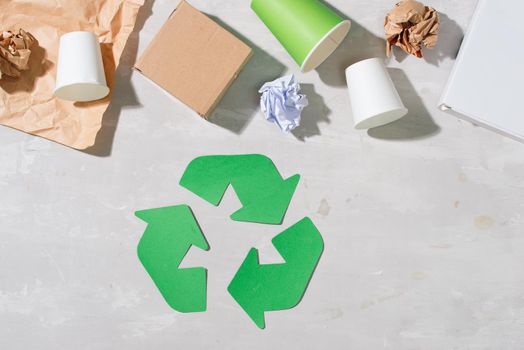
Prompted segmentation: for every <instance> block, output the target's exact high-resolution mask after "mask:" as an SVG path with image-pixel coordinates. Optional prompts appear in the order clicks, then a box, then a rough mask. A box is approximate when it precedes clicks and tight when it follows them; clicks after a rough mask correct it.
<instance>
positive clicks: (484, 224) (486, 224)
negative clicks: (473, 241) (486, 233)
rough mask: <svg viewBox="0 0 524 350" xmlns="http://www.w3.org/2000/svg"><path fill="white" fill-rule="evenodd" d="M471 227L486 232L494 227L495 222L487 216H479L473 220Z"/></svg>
mask: <svg viewBox="0 0 524 350" xmlns="http://www.w3.org/2000/svg"><path fill="white" fill-rule="evenodd" d="M473 225H474V226H475V227H476V228H477V229H479V230H487V229H489V228H491V227H493V225H495V220H493V218H492V217H490V216H487V215H480V216H477V217H476V218H475V220H473Z"/></svg>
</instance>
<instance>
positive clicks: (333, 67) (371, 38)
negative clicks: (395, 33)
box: [316, 16, 386, 86]
mask: <svg viewBox="0 0 524 350" xmlns="http://www.w3.org/2000/svg"><path fill="white" fill-rule="evenodd" d="M344 18H347V17H346V16H344ZM349 20H350V21H351V29H350V30H349V33H348V35H347V36H346V38H345V39H344V41H342V43H341V44H340V46H339V47H338V48H337V49H336V50H335V52H333V53H332V54H331V56H329V57H328V58H327V59H326V60H325V61H324V62H323V63H322V64H321V65H320V66H318V67H317V68H316V71H317V72H318V75H319V77H320V79H321V80H322V81H323V82H324V83H325V84H327V85H331V86H346V77H345V70H346V68H347V67H349V66H350V65H352V64H354V63H357V62H359V61H362V60H364V59H367V58H372V57H380V58H385V57H386V40H384V39H383V38H380V37H378V36H376V35H375V34H373V33H371V32H370V31H369V30H367V29H366V28H364V27H363V26H362V25H360V24H359V23H358V22H356V21H354V20H352V19H349Z"/></svg>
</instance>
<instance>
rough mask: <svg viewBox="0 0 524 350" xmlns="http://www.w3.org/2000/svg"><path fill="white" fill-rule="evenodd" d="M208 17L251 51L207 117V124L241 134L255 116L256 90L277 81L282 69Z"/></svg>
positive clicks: (278, 62) (213, 17)
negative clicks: (248, 57)
mask: <svg viewBox="0 0 524 350" xmlns="http://www.w3.org/2000/svg"><path fill="white" fill-rule="evenodd" d="M208 16H209V17H210V18H211V19H212V20H214V21H215V22H217V23H218V24H219V25H220V26H221V27H223V28H225V29H226V30H227V31H229V32H230V33H232V34H233V35H235V36H236V37H237V38H239V39H240V40H242V41H243V42H244V43H246V44H247V45H248V46H249V47H251V49H252V50H253V54H252V55H251V58H250V59H249V60H248V62H247V63H246V65H245V66H244V68H243V69H242V70H241V71H240V73H239V75H238V77H237V78H236V79H235V80H234V81H233V83H232V84H231V86H230V87H229V89H228V90H227V92H226V93H225V95H224V97H223V98H222V100H221V101H220V102H219V104H218V105H217V107H216V108H215V110H214V111H213V113H212V114H211V116H210V117H209V121H210V122H211V123H213V124H215V125H218V126H220V127H222V128H225V129H228V130H230V131H232V132H233V133H235V134H241V133H242V132H243V131H244V129H245V128H246V127H247V125H248V124H249V122H250V121H251V119H252V118H253V116H254V115H255V114H256V113H257V110H258V108H259V105H260V96H259V93H258V90H259V89H260V87H261V86H262V85H263V84H264V83H266V82H268V81H272V80H275V79H276V78H278V77H280V76H281V75H282V73H283V72H284V71H285V69H286V67H285V66H284V65H283V64H282V63H281V62H280V61H278V60H277V59H275V58H274V57H273V56H271V55H269V54H268V53H266V52H265V51H264V50H262V49H261V48H260V47H258V46H257V45H255V44H254V43H253V42H252V41H250V40H249V39H247V38H246V37H245V36H243V35H242V34H240V33H238V32H237V31H236V30H235V29H233V28H231V27H230V26H229V25H227V24H226V23H224V22H223V21H222V20H220V19H219V18H217V17H215V16H211V15H208Z"/></svg>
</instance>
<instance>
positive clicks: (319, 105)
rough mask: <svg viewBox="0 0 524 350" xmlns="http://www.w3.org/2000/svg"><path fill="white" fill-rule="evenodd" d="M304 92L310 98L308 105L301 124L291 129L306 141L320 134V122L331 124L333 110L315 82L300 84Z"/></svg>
mask: <svg viewBox="0 0 524 350" xmlns="http://www.w3.org/2000/svg"><path fill="white" fill-rule="evenodd" d="M300 88H301V90H302V93H304V94H305V95H306V96H307V98H308V102H309V103H308V106H307V107H306V108H304V110H303V111H302V115H301V118H300V126H299V127H297V128H296V129H294V130H293V131H291V133H292V134H293V136H295V137H296V138H297V139H298V140H300V141H302V142H305V141H306V139H307V138H310V137H314V136H319V135H320V134H321V133H320V128H319V125H318V124H319V123H321V122H322V123H327V124H329V123H330V122H331V120H330V119H329V115H330V114H331V110H330V109H329V107H328V106H327V105H326V104H325V103H324V98H323V97H322V96H320V95H319V94H317V93H316V92H315V86H314V85H313V84H300Z"/></svg>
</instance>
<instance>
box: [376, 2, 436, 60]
mask: <svg viewBox="0 0 524 350" xmlns="http://www.w3.org/2000/svg"><path fill="white" fill-rule="evenodd" d="M439 28H440V21H439V16H438V13H437V11H436V10H435V9H434V8H432V7H429V6H424V5H423V4H421V3H420V2H418V1H414V0H404V1H401V2H399V3H398V4H397V5H396V6H395V8H394V9H393V10H391V11H390V12H389V13H388V14H387V15H386V20H385V23H384V31H385V33H386V53H387V56H388V57H390V56H391V50H392V46H398V47H400V48H401V49H402V50H404V51H405V52H407V53H409V54H411V55H413V56H416V57H418V58H421V57H422V56H423V55H422V50H421V48H422V46H424V47H427V48H432V47H434V46H435V45H436V43H437V38H438V31H439Z"/></svg>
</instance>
